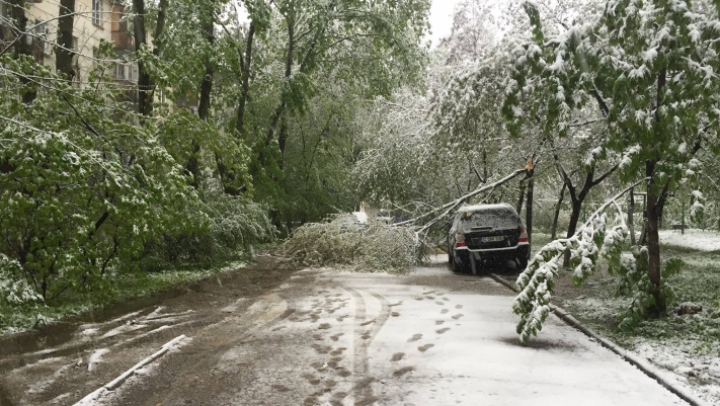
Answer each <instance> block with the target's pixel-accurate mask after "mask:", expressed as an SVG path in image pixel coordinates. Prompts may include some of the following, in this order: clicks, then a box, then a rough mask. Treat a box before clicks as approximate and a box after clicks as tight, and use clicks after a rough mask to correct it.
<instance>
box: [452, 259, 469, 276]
mask: <svg viewBox="0 0 720 406" xmlns="http://www.w3.org/2000/svg"><path fill="white" fill-rule="evenodd" d="M466 269H467V264H465V263H464V262H463V260H462V258H460V257H456V256H455V255H453V257H452V270H453V272H455V273H465V270H466Z"/></svg>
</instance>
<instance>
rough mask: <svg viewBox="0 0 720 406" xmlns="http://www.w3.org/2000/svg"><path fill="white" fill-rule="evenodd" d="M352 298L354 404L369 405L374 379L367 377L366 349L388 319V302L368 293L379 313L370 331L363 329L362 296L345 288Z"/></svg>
mask: <svg viewBox="0 0 720 406" xmlns="http://www.w3.org/2000/svg"><path fill="white" fill-rule="evenodd" d="M345 289H346V290H347V291H348V292H350V294H351V295H352V296H353V299H354V300H355V320H356V322H357V323H356V326H355V338H354V341H353V347H354V357H353V373H354V375H355V385H354V386H353V393H354V396H355V399H356V400H355V403H356V404H371V403H373V402H374V401H375V400H377V399H376V398H375V396H374V395H373V390H372V382H373V381H374V378H372V377H370V376H368V375H369V372H370V363H369V357H368V349H369V347H370V345H371V344H372V342H373V340H374V339H375V336H377V334H378V333H379V332H380V329H382V327H383V325H385V323H386V322H387V320H388V318H389V317H390V303H389V302H388V300H387V299H386V298H385V297H384V296H381V295H379V294H377V293H369V294H370V295H371V296H372V297H374V298H375V299H377V300H378V301H379V302H380V313H379V314H378V316H377V318H375V322H374V323H373V325H372V328H371V329H370V331H367V330H365V329H364V328H363V324H365V321H366V320H365V319H366V318H367V305H366V303H365V299H364V298H363V296H362V294H361V293H360V292H359V291H358V290H356V289H354V288H350V287H346V288H345ZM365 293H368V292H365Z"/></svg>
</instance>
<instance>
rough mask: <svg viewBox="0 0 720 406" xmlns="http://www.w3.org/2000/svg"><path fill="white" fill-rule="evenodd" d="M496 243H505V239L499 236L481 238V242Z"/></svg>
mask: <svg viewBox="0 0 720 406" xmlns="http://www.w3.org/2000/svg"><path fill="white" fill-rule="evenodd" d="M498 241H505V237H503V236H499V237H483V239H482V242H498Z"/></svg>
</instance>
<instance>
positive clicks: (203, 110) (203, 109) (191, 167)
mask: <svg viewBox="0 0 720 406" xmlns="http://www.w3.org/2000/svg"><path fill="white" fill-rule="evenodd" d="M214 16H215V10H214V9H213V10H212V11H211V12H210V13H209V15H208V16H204V18H203V21H202V31H203V32H202V34H203V37H205V40H206V41H207V42H208V44H210V45H212V44H213V43H215V33H214V31H213V30H214V26H213V23H214V21H215V18H214ZM214 73H215V67H214V66H213V65H212V62H211V61H210V58H209V57H207V56H206V57H205V75H204V76H203V80H202V83H201V84H200V104H199V105H198V117H199V118H200V119H201V120H203V121H207V120H208V118H209V116H210V94H211V92H212V85H213V76H214ZM192 147H193V154H192V156H191V157H190V159H189V161H188V163H187V166H186V170H187V171H188V172H190V174H192V177H193V181H192V186H194V187H195V188H197V187H198V186H199V180H200V163H199V157H198V155H199V154H200V144H199V143H198V142H197V140H193V141H192ZM215 160H216V162H217V167H218V173H219V174H220V180H221V182H222V183H223V185H224V184H225V182H224V180H225V178H226V176H227V174H226V172H227V171H226V170H225V165H224V164H223V160H222V157H221V156H220V155H219V154H216V155H215Z"/></svg>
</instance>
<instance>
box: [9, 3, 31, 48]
mask: <svg viewBox="0 0 720 406" xmlns="http://www.w3.org/2000/svg"><path fill="white" fill-rule="evenodd" d="M25 3H26V1H25V0H10V1H9V4H8V5H9V6H10V17H11V18H12V19H13V23H14V24H15V30H16V31H15V32H14V33H13V34H14V35H13V37H15V38H17V41H16V42H15V45H13V51H14V56H15V59H17V58H19V57H20V55H32V52H31V51H30V46H29V45H28V43H27V41H26V39H25V32H26V31H27V22H28V19H27V16H26V15H25Z"/></svg>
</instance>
